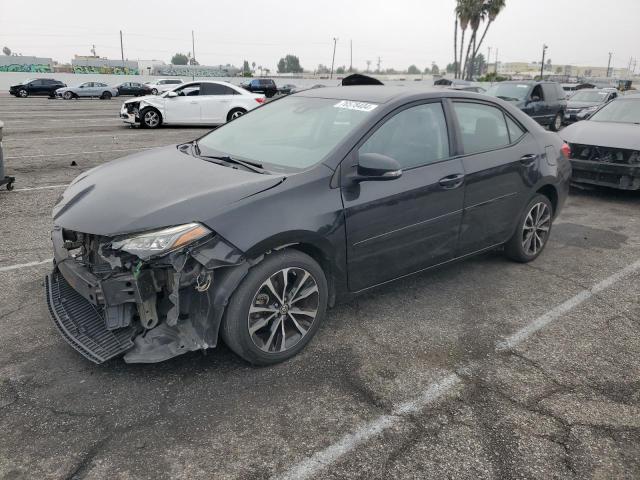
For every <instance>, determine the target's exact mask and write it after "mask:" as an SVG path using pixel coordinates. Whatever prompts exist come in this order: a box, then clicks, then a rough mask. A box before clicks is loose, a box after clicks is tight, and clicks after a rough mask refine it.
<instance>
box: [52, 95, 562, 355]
mask: <svg viewBox="0 0 640 480" xmlns="http://www.w3.org/2000/svg"><path fill="white" fill-rule="evenodd" d="M568 155H569V152H568V147H567V146H566V145H564V144H563V142H562V140H561V139H560V137H559V136H558V135H557V134H554V133H549V132H546V131H545V130H544V129H543V128H542V127H540V126H539V125H538V124H537V123H536V122H535V121H533V120H532V119H530V118H529V117H527V116H526V115H525V114H523V113H522V112H521V111H519V110H518V109H516V108H514V107H513V106H511V105H509V104H508V103H506V102H503V101H501V100H499V99H495V98H489V97H487V96H483V95H478V94H473V93H468V92H458V91H453V90H442V89H439V90H435V89H434V90H431V91H429V90H427V91H423V90H416V91H412V90H411V89H407V88H403V87H381V86H354V87H349V88H344V87H337V88H335V87H334V88H323V89H321V90H307V91H305V92H300V93H297V94H294V95H290V96H287V97H283V98H282V99H279V100H277V101H274V102H271V103H269V104H267V105H265V106H262V107H259V108H257V109H255V110H253V111H251V112H249V113H248V114H246V115H244V116H242V117H240V118H237V119H235V120H234V121H232V122H229V123H227V124H226V125H224V126H223V127H220V128H218V129H216V130H214V131H212V132H210V133H208V134H207V135H205V136H203V137H201V138H199V139H198V140H195V141H193V142H190V143H185V144H181V145H175V146H169V147H162V148H157V149H153V150H148V151H146V152H142V153H137V154H135V155H132V156H129V157H126V159H123V160H121V161H115V162H111V163H108V164H106V165H102V166H100V167H97V168H95V169H94V170H92V171H89V172H85V173H83V174H82V175H81V176H80V177H78V178H77V179H76V180H74V182H73V183H72V184H71V185H70V186H69V188H68V189H67V190H66V191H65V192H64V194H63V195H62V197H61V198H60V200H59V202H58V203H57V205H56V206H55V207H54V212H53V223H54V229H53V232H52V240H53V250H54V256H55V266H54V269H53V271H52V273H51V274H49V275H48V276H47V279H46V282H45V285H46V291H47V301H48V304H49V311H50V312H51V315H52V318H53V321H54V322H55V324H56V325H57V327H58V329H59V330H60V331H61V333H62V335H63V337H64V338H65V339H66V340H67V341H68V342H69V343H70V344H71V345H72V346H73V347H74V348H75V349H77V350H78V351H79V352H80V353H82V354H83V355H84V356H86V357H87V358H89V359H91V360H93V361H94V362H97V363H100V362H103V361H105V360H108V359H109V358H112V357H116V356H119V355H124V359H125V361H126V362H158V361H162V360H166V359H168V358H171V357H174V356H176V355H180V354H182V353H185V352H188V351H193V350H200V349H207V348H212V347H215V346H216V344H217V342H218V336H219V335H220V337H221V338H222V339H223V340H224V342H225V343H226V344H227V345H228V346H229V347H230V348H231V349H232V350H233V351H234V352H236V353H237V354H238V355H239V356H241V357H242V358H244V359H246V360H247V361H249V362H251V363H253V364H262V365H264V364H272V363H276V362H280V361H283V360H285V359H287V358H289V357H291V356H293V355H295V354H296V353H298V352H299V351H300V350H302V348H304V346H305V345H306V344H307V343H308V342H309V340H311V338H312V337H313V336H314V334H315V333H316V332H317V330H318V328H319V327H320V324H321V323H322V321H323V319H324V317H325V312H326V309H327V308H328V307H330V306H332V305H333V304H334V303H335V302H336V299H337V298H349V297H350V296H352V295H355V294H358V293H360V292H365V291H368V290H370V289H372V288H373V287H376V286H379V285H382V284H385V283H387V282H390V281H392V280H395V279H398V278H402V277H405V276H407V275H410V274H414V273H417V272H421V271H424V270H428V269H431V268H433V267H436V266H440V265H444V264H449V263H452V262H454V261H457V260H462V259H464V258H467V257H469V256H471V255H474V254H478V253H481V252H485V251H488V250H491V249H495V248H496V247H499V246H504V249H505V252H506V255H507V256H508V257H509V258H511V259H513V260H515V261H518V262H529V261H531V260H534V259H535V258H536V257H538V255H540V253H541V252H542V251H543V249H544V247H545V245H546V244H547V242H548V240H549V235H550V232H551V226H552V222H553V220H554V218H555V217H556V215H557V214H558V212H559V211H560V209H561V208H562V206H563V204H564V202H565V199H566V196H567V191H568V185H569V179H570V176H571V167H570V164H569V161H568V159H567V157H568ZM131 179H135V181H131Z"/></svg>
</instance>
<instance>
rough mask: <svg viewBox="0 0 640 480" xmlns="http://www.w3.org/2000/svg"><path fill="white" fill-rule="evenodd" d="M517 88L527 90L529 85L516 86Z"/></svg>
mask: <svg viewBox="0 0 640 480" xmlns="http://www.w3.org/2000/svg"><path fill="white" fill-rule="evenodd" d="M517 88H529V85H518V86H517Z"/></svg>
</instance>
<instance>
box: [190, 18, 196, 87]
mask: <svg viewBox="0 0 640 480" xmlns="http://www.w3.org/2000/svg"><path fill="white" fill-rule="evenodd" d="M191 59H192V60H191V63H192V66H195V63H196V40H195V36H194V35H193V30H191ZM195 79H196V70H195V68H192V69H191V80H195Z"/></svg>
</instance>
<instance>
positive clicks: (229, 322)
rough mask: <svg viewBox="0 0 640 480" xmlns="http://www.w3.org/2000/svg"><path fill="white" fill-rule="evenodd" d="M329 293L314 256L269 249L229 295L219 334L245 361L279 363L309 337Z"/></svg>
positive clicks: (316, 328)
mask: <svg viewBox="0 0 640 480" xmlns="http://www.w3.org/2000/svg"><path fill="white" fill-rule="evenodd" d="M285 275H286V277H285ZM285 278H286V280H285ZM270 286H272V287H273V288H271V287H270ZM283 292H286V293H285V299H284V303H283V302H282V298H283V295H282V294H283ZM327 298H328V288H327V280H326V278H325V275H324V272H323V271H322V268H321V267H320V265H318V263H317V262H316V261H315V260H314V259H313V258H311V257H309V256H308V255H306V254H304V253H302V252H300V251H298V250H294V249H285V250H281V251H278V252H276V253H272V254H269V255H267V256H266V257H265V259H264V260H263V261H262V262H261V263H259V264H258V265H256V266H255V267H253V268H252V269H251V270H249V273H248V274H247V276H246V277H245V278H244V280H242V282H241V283H240V285H239V286H238V288H237V289H236V290H235V292H234V293H233V295H232V296H231V299H230V300H229V304H228V306H227V308H226V310H225V313H224V318H223V320H222V325H221V326H220V334H221V336H222V339H223V340H224V342H225V343H226V345H227V346H228V347H229V348H230V349H231V350H233V352H235V353H236V354H237V355H238V356H240V357H242V358H243V359H244V360H246V361H247V362H249V363H252V364H254V365H271V364H274V363H279V362H282V361H284V360H287V359H288V358H291V357H293V356H294V355H296V354H298V352H300V350H302V349H303V348H304V347H305V346H306V345H307V343H309V341H311V339H312V338H313V336H314V335H315V333H316V332H317V330H318V328H319V327H320V324H321V323H322V320H323V318H324V315H325V312H326V308H327ZM250 310H254V311H253V312H251V311H250ZM300 312H306V313H300Z"/></svg>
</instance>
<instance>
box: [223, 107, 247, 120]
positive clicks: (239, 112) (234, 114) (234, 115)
mask: <svg viewBox="0 0 640 480" xmlns="http://www.w3.org/2000/svg"><path fill="white" fill-rule="evenodd" d="M245 113H247V111H246V110H245V109H244V108H234V109H233V110H231V111H230V112H229V113H228V114H227V122H230V121H231V120H235V119H236V118H238V117H241V116H242V115H244V114H245Z"/></svg>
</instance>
